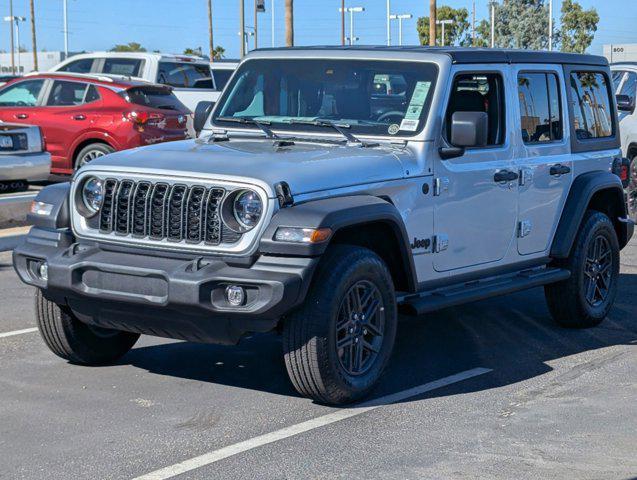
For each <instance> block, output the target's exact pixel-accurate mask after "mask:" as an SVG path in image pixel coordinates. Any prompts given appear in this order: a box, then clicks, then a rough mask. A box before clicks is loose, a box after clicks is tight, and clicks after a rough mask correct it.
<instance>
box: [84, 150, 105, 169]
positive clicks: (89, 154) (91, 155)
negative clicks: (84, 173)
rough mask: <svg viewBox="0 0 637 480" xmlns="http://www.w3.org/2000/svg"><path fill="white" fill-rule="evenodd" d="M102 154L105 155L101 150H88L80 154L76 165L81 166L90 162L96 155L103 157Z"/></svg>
mask: <svg viewBox="0 0 637 480" xmlns="http://www.w3.org/2000/svg"><path fill="white" fill-rule="evenodd" d="M104 155H106V153H104V152H102V151H101V150H89V151H88V152H86V153H85V154H84V155H82V158H80V161H79V164H78V166H80V167H83V166H84V165H86V164H87V163H89V162H92V161H93V160H95V159H96V158H98V157H103V156H104Z"/></svg>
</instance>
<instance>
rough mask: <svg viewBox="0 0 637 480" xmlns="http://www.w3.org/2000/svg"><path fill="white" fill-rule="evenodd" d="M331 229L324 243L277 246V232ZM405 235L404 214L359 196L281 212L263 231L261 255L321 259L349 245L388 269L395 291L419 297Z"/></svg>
mask: <svg viewBox="0 0 637 480" xmlns="http://www.w3.org/2000/svg"><path fill="white" fill-rule="evenodd" d="M282 226H286V227H302V228H330V229H331V230H332V235H331V237H330V239H329V240H328V241H327V242H324V243H320V244H310V245H308V244H294V243H286V242H277V241H275V240H274V234H275V233H276V230H277V228H278V227H282ZM408 238H409V237H408V235H407V231H406V229H405V225H404V222H403V220H402V217H401V216H400V213H399V212H398V210H397V209H396V207H395V206H394V205H392V204H391V203H390V202H389V201H387V200H386V199H384V198H379V197H375V196H371V195H355V196H345V197H336V198H329V199H323V200H315V201H310V202H307V203H303V204H299V205H294V206H292V207H290V208H284V209H281V210H279V211H278V212H277V213H276V214H275V215H274V217H272V220H271V222H270V225H269V226H268V228H267V229H266V230H265V232H264V234H263V236H262V238H261V242H260V248H259V250H260V253H263V254H272V255H290V256H320V255H322V254H323V253H325V251H326V250H327V248H328V247H329V246H330V245H335V244H349V245H356V246H360V247H365V248H368V249H370V250H372V251H373V252H375V253H376V254H377V255H378V256H379V257H381V258H382V259H383V260H384V261H385V263H386V264H387V266H388V268H389V270H390V272H391V274H392V278H393V279H394V282H395V285H396V289H397V290H401V291H407V292H415V291H416V289H417V284H418V282H417V278H416V270H415V266H414V260H413V255H412V253H411V247H410V244H409V240H408Z"/></svg>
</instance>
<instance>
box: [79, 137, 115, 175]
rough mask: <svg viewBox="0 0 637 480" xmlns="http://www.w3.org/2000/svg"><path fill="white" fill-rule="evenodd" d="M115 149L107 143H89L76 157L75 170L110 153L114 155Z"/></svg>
mask: <svg viewBox="0 0 637 480" xmlns="http://www.w3.org/2000/svg"><path fill="white" fill-rule="evenodd" d="M114 151H115V149H114V148H113V147H111V146H110V145H107V144H106V143H100V142H95V143H89V144H88V145H87V146H85V147H84V148H83V149H82V150H80V151H79V153H78V154H77V156H76V157H75V170H78V169H79V168H82V167H83V166H84V165H86V164H87V163H89V162H92V161H93V160H95V159H96V158H99V157H103V156H104V155H108V154H109V153H113V152H114Z"/></svg>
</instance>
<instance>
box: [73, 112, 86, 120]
mask: <svg viewBox="0 0 637 480" xmlns="http://www.w3.org/2000/svg"><path fill="white" fill-rule="evenodd" d="M73 120H86V115H84V114H83V113H80V114H78V115H73Z"/></svg>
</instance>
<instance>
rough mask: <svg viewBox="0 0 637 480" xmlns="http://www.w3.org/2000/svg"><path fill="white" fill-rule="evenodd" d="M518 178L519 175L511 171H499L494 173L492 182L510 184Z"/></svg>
mask: <svg viewBox="0 0 637 480" xmlns="http://www.w3.org/2000/svg"><path fill="white" fill-rule="evenodd" d="M519 177H520V175H519V174H518V173H517V172H512V171H511V170H500V171H498V172H495V175H493V180H494V181H496V182H497V183H503V182H512V181H513V180H517V179H518V178H519Z"/></svg>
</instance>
